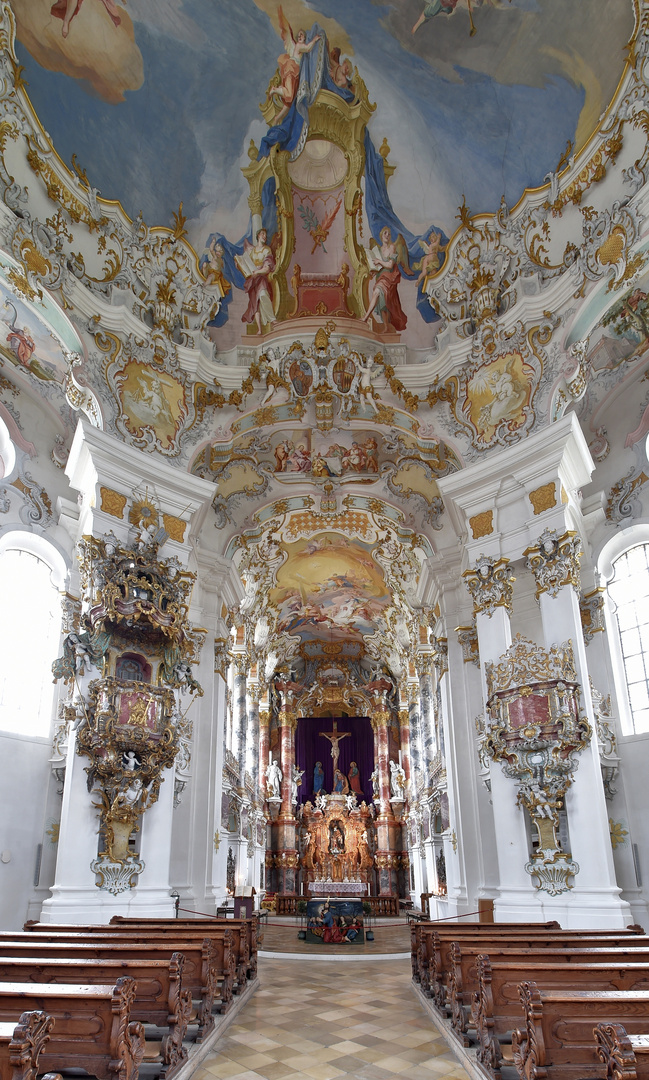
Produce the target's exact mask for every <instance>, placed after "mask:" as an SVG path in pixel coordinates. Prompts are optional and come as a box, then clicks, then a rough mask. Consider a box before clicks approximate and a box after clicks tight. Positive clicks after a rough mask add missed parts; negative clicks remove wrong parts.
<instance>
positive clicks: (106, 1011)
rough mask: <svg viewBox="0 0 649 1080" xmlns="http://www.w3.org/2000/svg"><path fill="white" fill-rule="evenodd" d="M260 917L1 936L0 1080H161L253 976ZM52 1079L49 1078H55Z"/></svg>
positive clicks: (137, 922) (133, 922) (34, 927)
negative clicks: (60, 1077)
mask: <svg viewBox="0 0 649 1080" xmlns="http://www.w3.org/2000/svg"><path fill="white" fill-rule="evenodd" d="M257 942H258V934H257V918H256V916H254V917H253V918H252V919H218V918H217V919H208V918H196V919H186V920H185V919H123V918H118V917H116V918H114V919H113V920H111V922H110V923H109V924H108V925H96V926H95V925H75V924H70V925H68V924H51V923H34V922H32V923H27V924H26V925H25V928H24V930H23V931H22V932H17V933H14V932H11V931H5V932H0V1080H35V1078H36V1076H37V1075H38V1076H40V1075H41V1074H42V1073H43V1072H52V1073H53V1074H54V1073H58V1072H59V1071H64V1070H69V1069H83V1070H85V1071H86V1072H87V1073H88V1074H89V1075H90V1076H94V1077H97V1080H137V1077H138V1073H139V1069H140V1066H141V1065H142V1063H146V1064H147V1065H149V1066H150V1068H148V1069H147V1077H150V1078H151V1080H153V1078H154V1077H159V1078H160V1080H169V1078H170V1077H171V1076H173V1074H174V1073H175V1072H176V1071H177V1070H178V1068H179V1067H180V1066H181V1065H182V1064H183V1062H184V1061H185V1060H186V1059H187V1056H188V1049H189V1048H190V1047H191V1044H192V1043H193V1042H201V1041H202V1040H203V1039H204V1038H205V1036H206V1035H208V1034H209V1032H210V1031H211V1030H212V1029H213V1027H214V1023H215V1016H216V1015H217V1014H219V1013H220V1014H224V1013H226V1012H227V1011H228V1009H229V1008H230V1006H231V1004H232V1000H233V995H236V994H240V993H241V991H242V990H243V989H244V987H245V986H246V985H247V984H248V982H249V981H250V980H254V978H255V976H256V972H257ZM54 1080H56V1078H54Z"/></svg>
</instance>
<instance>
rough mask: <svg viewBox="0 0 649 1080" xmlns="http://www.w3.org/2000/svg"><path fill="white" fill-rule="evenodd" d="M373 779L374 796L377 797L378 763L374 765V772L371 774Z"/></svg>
mask: <svg viewBox="0 0 649 1080" xmlns="http://www.w3.org/2000/svg"><path fill="white" fill-rule="evenodd" d="M370 780H371V781H372V796H373V798H375V799H378V797H379V766H378V763H377V764H376V765H375V766H374V772H373V773H372V775H371V776H370Z"/></svg>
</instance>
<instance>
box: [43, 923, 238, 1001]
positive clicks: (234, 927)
mask: <svg viewBox="0 0 649 1080" xmlns="http://www.w3.org/2000/svg"><path fill="white" fill-rule="evenodd" d="M25 925H27V924H25ZM113 926H115V927H117V928H119V927H124V928H125V929H130V928H131V927H133V926H139V927H143V928H145V929H146V928H147V927H150V928H151V929H152V930H153V931H155V932H158V931H159V930H160V931H164V932H165V933H173V932H174V928H178V927H182V928H183V930H185V929H188V930H203V931H204V933H205V934H206V936H209V933H210V929H211V928H212V927H215V926H216V927H223V926H225V927H227V929H228V930H231V931H232V933H233V934H234V937H235V955H236V956H237V958H238V959H237V984H238V986H239V988H241V987H242V986H245V983H246V979H254V978H255V976H256V974H257V947H258V939H259V919H258V918H257V916H253V917H252V919H228V918H225V919H222V918H218V917H217V918H214V919H207V918H197V919H129V918H126V917H125V916H124V915H113V917H112V919H111V920H110V923H109V927H110V928H112V927H113ZM235 992H236V990H235Z"/></svg>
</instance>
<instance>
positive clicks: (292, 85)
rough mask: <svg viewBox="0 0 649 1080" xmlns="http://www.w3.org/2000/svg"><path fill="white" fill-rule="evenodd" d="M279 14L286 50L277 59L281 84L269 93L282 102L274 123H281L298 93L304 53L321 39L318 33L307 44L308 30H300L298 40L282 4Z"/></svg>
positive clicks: (280, 29)
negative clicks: (294, 35)
mask: <svg viewBox="0 0 649 1080" xmlns="http://www.w3.org/2000/svg"><path fill="white" fill-rule="evenodd" d="M277 14H278V16H279V32H280V36H281V39H282V41H283V42H284V49H285V50H286V51H285V52H283V53H282V55H281V56H280V57H279V58H278V60H277V63H278V66H279V77H280V79H281V83H280V85H279V86H273V87H272V88H271V89H270V91H269V93H270V96H271V97H275V98H278V99H279V102H280V103H281V108H280V110H279V112H278V113H277V115H276V116H275V118H274V120H273V123H274V124H281V122H282V120H283V119H284V117H285V116H286V114H287V113H288V110H289V109H290V107H291V105H292V104H293V102H294V101H295V97H296V95H297V90H298V86H299V84H300V63H301V61H302V57H303V55H304V53H308V52H311V49H313V48H314V46H315V44H316V42H317V41H320V35H319V34H316V36H315V37H313V38H312V39H311V41H309V42H308V44H307V40H306V30H298V33H297V41H296V40H295V38H294V37H293V31H292V29H291V24H290V23H289V22H288V20H287V18H286V16H285V15H284V12H283V11H282V6H281V4H280V6H279V9H278V12H277Z"/></svg>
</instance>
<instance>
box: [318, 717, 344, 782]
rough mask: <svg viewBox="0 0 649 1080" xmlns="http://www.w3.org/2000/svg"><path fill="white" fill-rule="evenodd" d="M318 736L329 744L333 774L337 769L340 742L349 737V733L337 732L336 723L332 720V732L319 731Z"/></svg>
mask: <svg viewBox="0 0 649 1080" xmlns="http://www.w3.org/2000/svg"><path fill="white" fill-rule="evenodd" d="M318 734H319V735H322V736H323V738H325V739H329V742H330V743H331V756H332V758H333V763H334V774H335V772H336V770H337V768H338V758H339V757H340V746H339V743H340V740H341V739H346V738H347V736H348V735H351V731H339V730H338V721H337V720H334V722H333V731H319V732H318Z"/></svg>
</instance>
